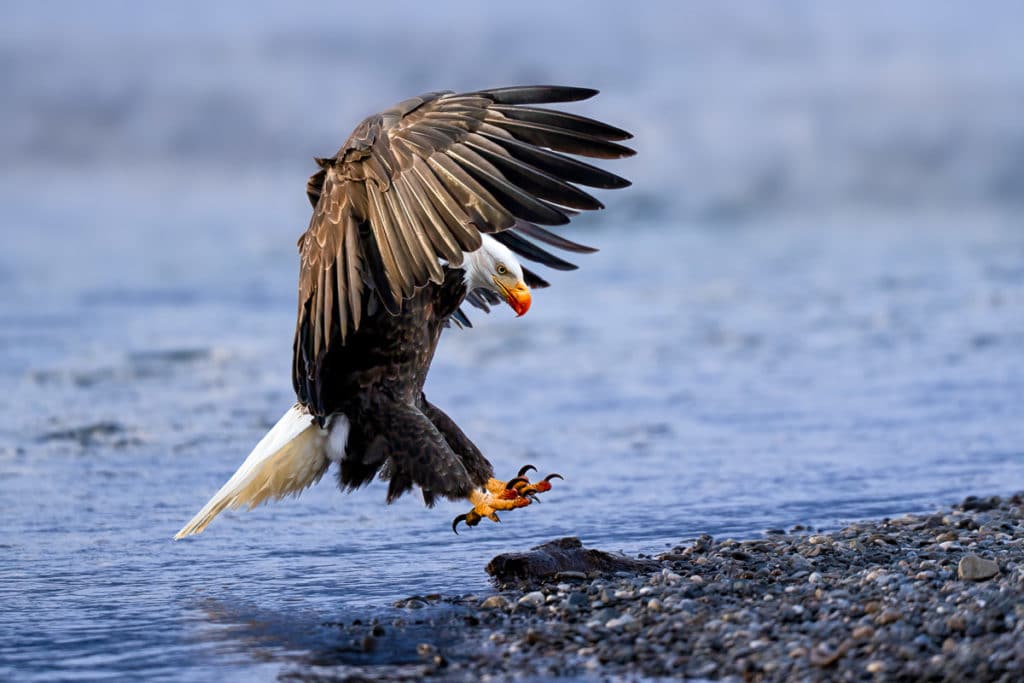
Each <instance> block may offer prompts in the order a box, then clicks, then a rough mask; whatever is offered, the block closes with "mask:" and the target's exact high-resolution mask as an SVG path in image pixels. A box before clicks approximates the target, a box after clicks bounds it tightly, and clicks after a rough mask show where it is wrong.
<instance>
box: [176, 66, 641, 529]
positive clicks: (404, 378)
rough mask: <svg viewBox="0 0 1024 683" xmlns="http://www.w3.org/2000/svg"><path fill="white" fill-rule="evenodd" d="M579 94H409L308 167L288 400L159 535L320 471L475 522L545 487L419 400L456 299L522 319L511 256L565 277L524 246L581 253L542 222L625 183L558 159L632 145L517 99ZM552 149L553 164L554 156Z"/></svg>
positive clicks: (520, 271)
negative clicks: (419, 499) (206, 494)
mask: <svg viewBox="0 0 1024 683" xmlns="http://www.w3.org/2000/svg"><path fill="white" fill-rule="evenodd" d="M596 94H597V91H596V90H591V89H587V88H574V87H559V86H520V87H510V88H497V89H492V90H480V91H477V92H470V93H463V94H454V93H451V92H436V93H428V94H425V95H421V96H419V97H414V98H411V99H408V100H405V101H403V102H400V103H399V104H397V105H395V106H394V107H392V108H390V109H387V110H386V111H384V112H382V113H379V114H376V115H373V116H370V117H368V118H367V119H365V120H364V121H363V122H362V123H361V124H359V126H358V127H356V129H355V131H354V132H353V133H352V135H351V136H350V137H349V138H348V140H347V141H346V142H345V144H344V145H342V147H341V149H340V150H338V152H337V154H335V155H334V156H331V157H328V158H322V159H317V160H316V162H317V164H318V165H319V170H318V171H317V172H316V173H314V174H313V175H312V176H311V177H310V179H309V182H308V183H307V185H306V193H307V195H308V197H309V200H310V203H311V204H312V205H313V215H312V218H311V219H310V223H309V228H308V229H307V230H306V232H305V233H304V234H303V235H302V237H300V239H299V243H298V246H299V255H300V268H299V305H298V321H297V323H296V329H295V342H294V348H293V353H294V356H293V365H292V381H293V386H294V389H295V393H296V397H297V402H296V404H295V406H294V407H292V408H291V409H290V410H289V411H288V412H287V413H285V415H284V417H282V418H281V420H280V421H279V422H278V423H277V424H276V425H275V426H274V427H273V428H272V429H271V430H270V432H269V433H267V435H266V436H264V437H263V439H262V440H261V441H260V442H259V443H258V444H257V445H256V447H255V448H254V449H253V451H252V453H251V454H250V455H249V457H248V458H246V460H245V461H244V462H243V463H242V465H241V466H240V467H239V468H238V470H237V471H236V472H235V474H234V475H233V476H232V477H231V478H230V479H229V480H228V482H227V483H226V484H224V486H223V487H221V489H220V490H219V491H218V492H217V493H216V494H214V496H213V498H211V499H210V501H209V502H208V503H207V504H206V505H205V506H204V507H203V508H202V509H201V510H200V511H199V512H198V513H197V514H196V515H195V517H193V518H192V520H190V521H189V522H188V524H186V525H185V526H184V527H183V528H182V529H181V531H179V532H178V534H177V535H176V536H175V539H180V538H183V537H185V536H189V535H192V534H196V533H199V532H201V531H203V529H205V528H206V526H207V525H208V524H209V523H210V522H211V521H212V520H213V518H214V517H215V516H216V515H217V514H218V513H220V512H221V511H222V510H224V509H225V508H237V507H239V506H242V505H248V506H249V507H254V506H256V505H258V504H260V503H262V502H264V501H266V500H268V499H280V498H282V497H284V496H287V495H294V494H298V493H300V492H301V491H303V490H304V489H306V488H307V487H308V486H310V485H312V484H313V483H315V482H317V481H319V479H320V478H321V477H322V476H323V474H324V473H325V472H326V471H327V469H328V468H329V466H330V465H331V463H332V462H334V463H337V464H338V466H339V468H338V469H339V475H338V477H339V483H340V485H341V487H342V488H343V489H355V488H357V487H360V486H363V485H364V484H367V483H368V482H370V481H371V480H372V479H373V478H374V477H375V476H378V475H379V476H380V477H381V478H383V479H385V480H387V481H388V491H387V501H388V502H389V503H390V502H391V501H393V500H395V499H396V498H398V497H399V496H401V495H402V494H403V493H405V492H407V491H409V490H410V489H411V488H412V487H413V486H418V487H419V488H420V489H421V491H422V495H423V500H424V502H425V503H426V504H427V505H428V506H430V505H432V504H433V503H434V501H435V500H436V498H437V497H438V496H443V497H445V498H449V499H453V500H457V499H468V500H469V501H470V502H471V503H472V505H473V508H472V510H470V511H469V512H468V513H466V514H464V515H459V517H457V518H456V520H455V522H453V524H452V527H453V529H454V528H456V525H457V524H458V522H460V521H465V522H466V524H468V525H470V526H474V525H476V524H477V523H479V522H480V520H481V519H483V518H489V519H492V520H495V521H497V514H496V510H508V509H513V508H518V507H523V506H525V505H528V504H529V503H530V502H531V500H532V499H533V497H534V496H536V494H537V493H540V492H542V491H546V490H549V489H550V487H551V484H550V480H551V478H552V477H556V476H558V475H550V476H549V477H547V478H546V479H544V480H541V481H536V482H530V481H529V479H528V478H527V476H526V474H527V472H528V471H529V469H530V467H532V466H527V467H524V468H523V469H522V470H521V471H520V472H519V474H518V475H517V476H516V477H513V478H511V479H509V480H508V481H500V480H497V479H494V476H493V475H494V473H493V469H492V467H491V464H490V463H489V462H488V461H487V459H486V458H485V457H484V456H483V454H482V453H481V452H480V450H479V449H478V448H477V447H476V446H475V445H474V444H473V442H472V441H471V440H470V439H469V438H468V437H467V436H466V435H465V434H464V433H463V432H462V430H461V429H459V427H458V425H456V424H455V422H454V421H453V420H452V419H451V418H450V417H448V416H447V415H446V414H445V413H444V412H443V411H442V410H441V409H440V408H438V407H437V406H435V405H433V404H432V403H430V402H429V401H428V400H427V398H426V396H425V395H424V393H423V383H424V381H425V380H426V377H427V371H428V370H429V368H430V363H431V360H432V358H433V355H434V350H435V348H436V347H437V342H438V339H439V337H440V334H441V331H442V329H443V328H445V327H447V326H448V325H449V324H451V323H455V324H458V325H462V326H467V325H469V319H468V317H467V316H466V313H465V311H464V310H463V309H462V305H463V304H464V303H465V302H468V303H470V304H473V305H476V306H478V307H480V308H483V309H484V310H487V309H488V305H489V304H494V303H498V302H500V301H505V302H507V303H508V305H509V306H510V307H511V308H512V309H513V310H514V311H515V312H516V313H517V314H518V315H522V314H524V313H526V311H527V310H528V309H529V307H530V302H531V295H530V288H531V287H534V288H539V287H544V286H547V282H545V281H544V280H543V279H542V278H541V277H540V276H539V275H537V274H535V273H533V272H531V271H529V270H527V269H525V268H523V267H522V265H521V264H520V262H519V260H518V258H517V257H516V255H517V254H518V255H519V256H521V257H523V258H525V259H528V260H531V261H534V262H538V263H541V264H543V265H546V266H549V267H551V268H555V269H562V270H570V269H573V268H575V266H574V265H573V264H571V263H569V262H568V261H565V260H563V259H561V258H559V257H558V256H555V255H554V254H552V253H550V252H549V251H547V250H546V249H544V248H542V247H540V246H539V245H537V244H536V243H535V242H533V241H531V240H530V239H527V238H532V239H533V240H537V241H539V242H543V243H545V244H547V245H550V246H553V247H556V248H559V249H563V250H566V251H570V252H577V253H587V252H591V251H594V250H593V249H592V248H590V247H587V246H584V245H582V244H577V243H575V242H572V241H570V240H568V239H566V238H564V237H560V236H558V235H556V234H554V233H552V232H550V231H548V230H547V229H545V228H542V227H541V225H563V224H566V223H568V222H569V219H570V217H571V216H573V215H575V214H576V213H577V212H579V211H581V210H594V209H600V208H603V207H602V205H601V203H600V202H599V201H597V200H596V199H595V198H594V197H592V196H591V195H589V194H587V193H586V192H584V191H583V190H581V189H580V188H579V187H578V186H579V185H585V186H589V187H596V188H622V187H626V186H628V185H629V182H628V181H627V180H625V179H623V178H621V177H619V176H617V175H614V174H612V173H609V172H608V171H605V170H603V169H600V168H597V167H595V166H592V165H590V164H587V163H584V162H582V161H579V160H578V159H575V158H574V157H572V156H568V154H575V155H582V156H589V157H596V158H604V159H613V158H620V157H626V156H631V155H632V154H633V150H631V149H629V148H628V147H624V146H623V145H621V144H618V142H619V141H622V140H626V139H629V138H630V137H632V136H631V135H630V134H629V133H627V132H626V131H624V130H621V129H619V128H616V127H613V126H610V125H608V124H605V123H601V122H599V121H595V120H593V119H589V118H585V117H582V116H577V115H574V114H569V113H566V112H562V111H557V110H552V109H548V108H542V107H536V106H532V105H536V104H545V103H557V102H572V101H578V100H584V99H587V98H589V97H592V96H594V95H596ZM566 153H568V154H566Z"/></svg>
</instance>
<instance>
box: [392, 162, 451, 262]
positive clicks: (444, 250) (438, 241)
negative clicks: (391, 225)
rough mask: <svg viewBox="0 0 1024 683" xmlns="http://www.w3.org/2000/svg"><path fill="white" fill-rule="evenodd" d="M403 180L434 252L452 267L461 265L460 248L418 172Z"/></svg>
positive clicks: (409, 174) (408, 175)
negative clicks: (435, 206) (432, 201)
mask: <svg viewBox="0 0 1024 683" xmlns="http://www.w3.org/2000/svg"><path fill="white" fill-rule="evenodd" d="M403 180H404V182H405V183H406V186H407V188H408V191H409V194H410V195H411V196H412V197H413V199H414V201H415V202H416V204H415V207H416V208H417V209H418V210H419V214H420V216H419V218H420V225H421V226H423V229H424V231H425V232H426V233H427V236H428V237H429V238H430V242H431V244H433V245H434V249H435V251H436V253H437V254H439V255H440V256H441V257H442V258H444V259H446V260H447V261H448V263H449V265H451V266H452V267H453V268H458V267H459V266H461V265H462V257H463V252H462V249H460V248H459V244H458V242H456V241H455V238H454V237H452V235H451V233H450V232H449V230H448V223H447V221H446V220H445V219H444V218H442V217H441V216H440V215H439V214H438V212H437V209H435V208H434V205H433V203H431V201H430V197H429V196H428V195H427V191H426V190H425V189H424V187H423V185H422V183H421V181H420V177H419V174H417V173H415V172H413V173H408V174H407V175H406V176H405V178H404V179H403Z"/></svg>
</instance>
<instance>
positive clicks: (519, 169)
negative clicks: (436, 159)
mask: <svg viewBox="0 0 1024 683" xmlns="http://www.w3.org/2000/svg"><path fill="white" fill-rule="evenodd" d="M475 137H477V138H479V141H482V142H485V143H489V142H490V141H488V140H487V139H486V138H483V137H481V136H475ZM465 144H466V146H467V147H469V148H470V149H472V150H474V151H475V152H477V153H478V154H479V155H480V156H482V157H483V158H485V159H487V160H488V161H490V162H491V164H493V165H494V166H496V167H499V168H500V169H501V173H502V175H504V176H505V177H507V178H508V179H509V180H510V181H511V182H513V183H515V184H516V185H518V186H519V187H520V188H522V189H523V190H524V191H526V192H529V193H531V194H533V195H535V196H537V197H540V198H541V199H546V200H548V201H550V202H554V203H556V204H561V205H563V206H568V207H572V208H574V209H584V210H596V209H603V208H604V204H602V203H601V202H599V201H598V200H597V199H595V198H594V197H591V196H590V195H589V194H587V193H586V192H584V191H583V190H581V189H579V188H578V187H576V186H575V185H570V184H569V183H567V182H565V181H563V180H561V179H559V178H556V177H555V176H553V175H551V174H550V173H547V172H545V171H542V170H540V169H538V168H534V167H533V166H531V165H529V164H527V163H525V162H523V161H520V160H518V159H516V158H515V157H513V156H511V155H510V154H509V153H508V152H506V151H505V150H503V149H501V147H498V149H500V150H501V152H495V151H494V150H493V149H492V148H491V145H492V144H493V143H491V144H488V145H487V146H484V145H482V144H480V142H477V141H473V140H467V141H466V143H465ZM494 146H497V145H494Z"/></svg>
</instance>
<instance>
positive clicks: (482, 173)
mask: <svg viewBox="0 0 1024 683" xmlns="http://www.w3.org/2000/svg"><path fill="white" fill-rule="evenodd" d="M448 154H449V156H451V157H452V158H453V159H455V161H457V162H458V164H459V165H460V166H462V168H463V169H465V170H466V172H468V173H469V174H470V175H472V176H473V177H474V178H476V180H478V181H479V182H480V183H481V185H483V186H484V187H486V188H487V189H488V190H490V192H491V194H492V195H501V198H502V199H503V200H504V201H502V202H501V204H502V206H503V207H504V208H505V209H506V210H507V211H509V212H510V213H511V214H512V215H514V216H516V217H517V218H521V219H523V220H528V221H533V222H535V223H544V224H546V225H565V224H566V223H568V222H569V217H568V216H566V215H565V214H564V213H562V212H561V211H559V210H557V209H555V208H554V207H552V206H551V205H550V204H545V203H544V202H541V201H539V200H538V199H536V198H535V197H533V196H532V195H530V194H529V193H528V192H525V191H523V190H522V189H521V188H520V187H518V186H516V185H515V184H513V183H511V182H509V181H508V179H506V178H505V177H504V176H502V175H501V172H500V171H498V170H497V169H496V168H494V166H493V165H491V163H490V162H488V161H487V160H486V159H483V158H482V157H481V156H480V155H479V154H477V153H476V152H475V151H473V150H472V149H470V148H469V147H467V146H465V145H461V144H460V145H455V146H453V147H452V149H451V150H449V152H448ZM499 201H500V200H499Z"/></svg>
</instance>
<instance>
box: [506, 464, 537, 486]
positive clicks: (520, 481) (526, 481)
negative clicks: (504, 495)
mask: <svg viewBox="0 0 1024 683" xmlns="http://www.w3.org/2000/svg"><path fill="white" fill-rule="evenodd" d="M534 469H536V468H534ZM529 483H530V480H529V479H527V478H526V477H524V476H523V475H521V474H520V475H519V476H517V477H513V478H512V479H509V480H508V481H506V482H505V490H506V491H511V490H512V489H514V488H515V487H516V484H529Z"/></svg>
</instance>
